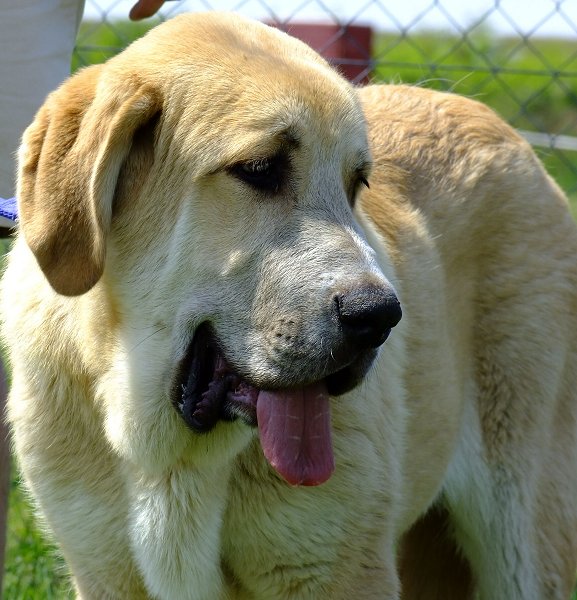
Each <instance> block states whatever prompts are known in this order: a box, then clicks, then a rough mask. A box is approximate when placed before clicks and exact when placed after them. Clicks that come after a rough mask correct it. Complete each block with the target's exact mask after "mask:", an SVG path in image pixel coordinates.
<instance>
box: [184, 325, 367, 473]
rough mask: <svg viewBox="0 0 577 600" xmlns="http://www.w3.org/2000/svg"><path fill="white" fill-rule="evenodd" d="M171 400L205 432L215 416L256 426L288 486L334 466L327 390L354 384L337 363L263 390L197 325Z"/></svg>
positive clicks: (267, 454)
mask: <svg viewBox="0 0 577 600" xmlns="http://www.w3.org/2000/svg"><path fill="white" fill-rule="evenodd" d="M178 371H179V374H178V377H177V382H178V383H177V384H176V385H175V389H174V404H175V406H176V407H177V409H178V411H179V412H180V414H181V415H182V417H183V419H184V421H185V422H186V423H187V425H188V426H189V427H190V428H191V429H193V430H195V431H198V432H206V431H210V430H211V429H212V428H213V427H214V426H215V425H216V423H217V422H218V421H219V420H221V419H222V420H234V419H236V418H241V419H243V420H244V421H245V422H246V423H248V424H249V425H257V426H258V432H259V437H260V443H261V446H262V449H263V452H264V455H265V457H266V458H267V460H268V461H269V463H270V464H271V466H272V467H273V468H274V469H275V470H276V471H277V472H278V473H279V474H280V475H281V476H282V477H284V479H286V481H288V482H289V483H290V484H292V485H318V484H321V483H323V482H325V481H326V480H327V479H329V477H330V476H331V474H332V472H333V471H334V457H333V449H332V442H331V423H330V403H329V393H330V394H331V395H338V394H340V393H344V392H345V391H348V389H350V388H351V387H354V385H356V383H357V382H358V381H357V378H356V377H355V376H354V375H353V374H351V373H349V372H348V371H347V368H346V367H345V368H343V369H341V370H340V371H337V372H335V373H333V374H332V375H329V376H328V377H326V378H325V379H323V380H321V381H317V382H313V383H309V384H306V385H301V386H294V387H290V388H285V389H274V390H264V389H260V388H258V387H256V386H255V385H252V384H251V383H249V382H248V381H247V380H246V379H244V378H243V377H241V376H240V375H239V374H238V373H236V372H235V371H234V370H233V369H232V367H231V366H230V365H229V364H228V363H227V361H226V359H225V357H224V355H223V353H222V351H221V350H220V349H219V347H218V344H217V342H216V338H215V336H214V335H213V333H212V331H211V329H210V327H209V326H207V325H201V326H200V327H199V328H198V329H197V331H196V333H195V335H194V338H193V340H192V343H191V344H190V347H189V349H188V352H187V354H186V356H185V358H184V359H183V360H182V361H181V363H180V365H179V369H178Z"/></svg>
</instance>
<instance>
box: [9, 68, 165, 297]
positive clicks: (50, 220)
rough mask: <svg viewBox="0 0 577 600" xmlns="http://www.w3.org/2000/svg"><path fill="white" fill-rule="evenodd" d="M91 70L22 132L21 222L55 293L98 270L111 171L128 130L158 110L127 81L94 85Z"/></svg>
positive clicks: (75, 290)
mask: <svg viewBox="0 0 577 600" xmlns="http://www.w3.org/2000/svg"><path fill="white" fill-rule="evenodd" d="M102 74H103V70H102V67H101V66H96V67H90V68H88V69H85V70H84V71H82V72H80V73H79V74H78V75H75V76H74V77H72V78H71V79H69V80H68V81H67V82H66V83H65V84H64V85H63V86H62V87H60V88H59V89H58V90H56V91H55V92H53V93H52V94H51V95H50V96H49V97H48V99H47V100H46V102H45V104H44V106H43V107H42V108H41V109H40V111H39V112H38V114H37V115H36V118H35V120H34V122H33V123H32V124H31V125H30V127H28V129H27V130H26V132H25V134H24V137H23V144H22V147H21V150H20V157H19V158H20V162H19V164H20V168H19V174H18V175H19V178H18V189H17V196H18V209H19V220H20V227H21V230H22V232H23V233H24V237H25V239H26V242H27V243H28V246H29V247H30V249H31V250H32V252H33V253H34V255H35V257H36V260H37V261H38V264H39V266H40V268H41V269H42V271H43V272H44V275H45V276H46V278H47V279H48V281H49V282H50V285H51V286H52V287H53V288H54V290H55V291H56V292H58V293H60V294H64V295H66V296H76V295H80V294H83V293H85V292H87V291H88V290H90V289H91V288H92V287H93V286H94V285H95V284H96V282H97V281H98V280H99V279H100V277H101V275H102V272H103V270H104V261H105V255H106V237H107V234H108V232H109V229H110V222H111V217H112V204H113V199H114V192H115V189H116V185H117V180H118V174H119V172H120V169H121V167H122V164H123V162H124V161H125V160H126V158H127V156H128V154H129V152H130V149H131V146H132V140H133V137H134V134H135V132H136V131H137V130H138V129H139V128H140V127H141V126H143V125H144V124H145V123H146V122H147V121H148V120H149V119H151V118H152V117H153V116H154V115H155V114H156V113H158V112H159V111H160V109H161V104H162V103H161V101H160V94H159V92H158V91H157V90H155V89H153V88H152V86H149V85H143V84H138V83H137V82H135V81H134V80H133V79H132V80H131V79H130V78H126V79H124V81H116V82H114V80H111V82H110V83H108V85H107V86H99V85H98V84H99V80H100V78H101V76H102Z"/></svg>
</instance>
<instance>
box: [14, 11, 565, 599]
mask: <svg viewBox="0 0 577 600" xmlns="http://www.w3.org/2000/svg"><path fill="white" fill-rule="evenodd" d="M149 27H150V25H147V24H134V23H127V22H121V23H114V24H113V26H109V25H106V24H97V23H84V24H83V25H82V29H81V32H80V35H79V46H80V47H79V49H78V50H77V52H75V55H74V57H73V69H76V68H78V67H79V66H82V65H85V64H91V63H99V62H103V61H104V60H106V59H107V58H108V57H110V56H111V55H113V54H114V53H115V52H116V51H117V49H118V48H120V47H123V46H125V45H126V44H127V43H129V42H130V41H131V40H133V39H135V38H136V37H138V36H140V35H141V34H142V33H143V32H144V31H146V30H147V29H148V28H149ZM374 55H375V58H376V61H377V66H376V68H375V72H374V78H375V80H379V81H395V82H400V81H402V82H406V83H418V84H420V85H426V86H427V87H432V88H435V89H441V90H453V91H455V92H457V93H460V94H464V95H466V96H470V97H474V98H477V99H478V100H481V101H483V102H485V103H487V104H488V105H489V106H491V107H493V108H494V109H495V110H497V111H498V112H499V113H500V114H501V115H502V116H503V117H504V118H505V119H507V120H508V121H509V122H510V123H511V124H512V125H513V126H515V127H518V128H521V129H529V130H542V131H557V132H563V133H566V134H568V135H576V136H577V49H576V47H575V44H574V41H572V40H569V41H565V40H531V45H530V46H526V45H520V44H519V41H518V40H514V39H508V38H505V39H499V38H495V37H494V36H492V35H491V34H490V32H486V31H481V32H477V33H476V34H475V35H472V36H471V37H470V38H469V39H468V40H466V41H463V40H458V39H456V38H454V37H452V36H451V35H442V34H439V33H438V32H421V33H419V34H415V35H412V36H410V38H407V37H405V38H403V37H399V36H398V35H387V34H383V35H379V36H377V38H376V42H375V48H374ZM551 71H554V72H555V77H554V78H552V77H551V74H550V72H551ZM423 82H424V83H423ZM538 153H539V155H540V157H541V159H542V160H543V161H544V163H545V165H546V166H547V168H548V169H549V171H550V172H551V174H552V175H553V176H554V177H555V178H556V179H557V181H558V182H559V183H560V185H561V186H562V187H563V188H564V189H565V190H566V191H567V192H568V193H569V194H570V199H571V200H572V202H571V208H572V212H573V215H574V216H575V217H576V218H577V153H569V152H564V153H560V152H558V151H551V150H538ZM3 592H4V595H3V598H4V599H5V600H52V599H54V600H61V599H67V598H72V597H73V596H72V594H71V592H70V584H69V582H68V579H67V576H66V568H65V566H64V563H63V561H62V559H61V558H59V557H58V553H57V551H56V549H55V548H54V546H52V545H51V544H49V543H48V542H46V540H45V537H44V536H43V535H42V534H41V533H40V530H39V528H38V527H37V526H36V525H35V523H34V519H33V516H32V512H31V509H30V506H29V504H28V502H27V500H26V497H25V495H24V494H23V493H22V490H21V488H20V486H19V484H18V482H17V480H16V478H14V479H13V481H12V485H11V491H10V512H9V523H8V544H7V554H6V566H5V573H4V586H3ZM573 600H577V593H576V594H575V595H574V597H573Z"/></svg>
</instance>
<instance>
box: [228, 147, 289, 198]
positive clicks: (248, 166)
mask: <svg viewBox="0 0 577 600" xmlns="http://www.w3.org/2000/svg"><path fill="white" fill-rule="evenodd" d="M289 167H290V163H289V159H288V156H287V155H286V154H285V153H284V152H281V153H279V154H275V155H274V156H268V157H262V158H255V159H253V160H248V161H243V162H239V163H237V164H235V165H232V166H231V167H229V169H228V171H229V173H230V174H231V175H233V176H234V177H236V178H237V179H239V180H240V181H242V182H244V183H246V184H248V185H250V186H251V187H252V188H253V189H255V190H257V191H259V192H265V193H269V194H271V193H272V194H278V193H279V192H280V191H281V189H282V188H283V186H284V184H285V182H286V180H287V177H288V171H289Z"/></svg>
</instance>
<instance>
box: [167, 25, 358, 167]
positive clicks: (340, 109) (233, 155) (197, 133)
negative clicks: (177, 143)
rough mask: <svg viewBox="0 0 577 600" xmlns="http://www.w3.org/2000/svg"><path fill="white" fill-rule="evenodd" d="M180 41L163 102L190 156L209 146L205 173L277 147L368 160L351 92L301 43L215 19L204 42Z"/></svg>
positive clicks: (269, 30) (263, 29)
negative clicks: (311, 147)
mask: <svg viewBox="0 0 577 600" xmlns="http://www.w3.org/2000/svg"><path fill="white" fill-rule="evenodd" d="M211 18H212V16H211ZM183 24H184V25H187V23H185V22H183ZM186 38H187V40H188V43H185V44H181V45H180V46H179V47H178V49H177V48H175V49H174V53H173V54H172V60H171V62H170V64H169V65H167V72H166V79H165V81H166V82H167V85H168V86H169V87H170V88H171V89H170V91H169V92H167V96H169V97H172V98H173V100H177V101H176V102H174V103H173V104H172V107H173V110H174V111H175V114H174V122H175V123H178V127H179V129H180V134H181V136H182V139H183V140H185V141H186V142H187V143H188V146H189V147H190V148H195V149H196V150H198V143H199V141H201V140H202V143H203V144H206V145H207V147H206V148H205V151H204V152H203V153H201V154H203V155H204V157H205V159H206V161H207V162H208V161H209V159H210V162H211V163H212V164H211V165H210V168H213V169H214V168H218V166H219V165H218V164H215V161H216V162H217V163H218V162H220V163H222V164H226V163H231V162H234V161H235V160H242V159H243V158H244V157H245V155H246V153H247V150H250V153H251V154H252V158H254V157H255V156H259V155H260V156H266V155H269V154H270V153H271V152H274V150H275V146H278V145H280V144H293V145H299V144H300V145H306V144H307V143H309V142H312V141H314V143H315V144H316V145H317V146H319V145H320V146H325V147H326V148H327V149H328V148H331V149H332V151H335V150H338V149H339V148H347V149H349V148H350V149H351V151H353V152H365V151H366V152H368V151H367V150H366V148H367V140H366V132H365V123H364V117H363V114H362V110H361V107H360V104H359V101H358V98H357V94H356V92H355V90H354V89H353V87H352V86H351V85H350V84H348V83H347V82H346V81H345V80H344V79H343V78H342V77H340V76H339V75H338V74H337V73H336V72H335V71H334V70H333V69H332V68H330V67H329V66H328V64H327V63H326V62H325V61H324V60H323V59H322V58H321V57H319V56H318V54H316V53H315V52H314V51H313V50H311V49H310V48H309V47H308V46H306V45H305V44H303V43H302V42H300V41H298V40H296V39H294V38H291V37H290V36H288V35H286V34H284V33H282V32H279V31H276V30H274V29H272V28H270V27H266V26H264V25H262V24H259V23H252V22H250V21H242V22H241V23H240V25H239V23H238V22H237V21H236V20H234V21H229V20H228V18H225V20H224V22H222V21H221V20H218V18H217V21H216V22H215V23H212V24H211V29H210V35H206V32H205V35H203V36H201V37H198V36H192V37H191V36H190V34H189V35H188V36H186ZM181 39H182V37H181ZM209 40H210V43H209ZM211 144H212V145H213V146H214V148H212V150H211V148H210V147H209V146H210V145H211ZM196 155H197V158H198V156H199V155H198V153H197V154H196ZM249 158H251V157H249ZM198 166H199V167H200V168H201V170H205V169H208V168H209V165H208V164H206V165H205V166H204V167H201V165H198Z"/></svg>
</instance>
